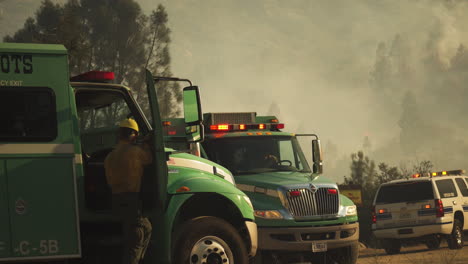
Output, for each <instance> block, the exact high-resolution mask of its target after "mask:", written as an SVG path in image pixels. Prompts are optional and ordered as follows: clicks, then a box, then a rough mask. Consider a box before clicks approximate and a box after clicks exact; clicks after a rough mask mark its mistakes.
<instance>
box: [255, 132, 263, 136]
mask: <svg viewBox="0 0 468 264" xmlns="http://www.w3.org/2000/svg"><path fill="white" fill-rule="evenodd" d="M255 134H257V135H259V136H261V135H263V133H262V132H257V133H255Z"/></svg>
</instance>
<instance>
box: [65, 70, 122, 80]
mask: <svg viewBox="0 0 468 264" xmlns="http://www.w3.org/2000/svg"><path fill="white" fill-rule="evenodd" d="M114 79H115V74H114V73H113V72H106V71H90V72H85V73H82V74H80V75H77V76H73V77H71V78H70V81H72V82H111V81H113V80H114Z"/></svg>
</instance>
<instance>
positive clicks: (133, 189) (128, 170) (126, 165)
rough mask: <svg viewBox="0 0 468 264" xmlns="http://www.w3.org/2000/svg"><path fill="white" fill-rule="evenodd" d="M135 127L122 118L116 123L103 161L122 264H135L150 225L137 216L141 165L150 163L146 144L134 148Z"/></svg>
mask: <svg viewBox="0 0 468 264" xmlns="http://www.w3.org/2000/svg"><path fill="white" fill-rule="evenodd" d="M137 137H138V124H137V123H136V122H135V120H133V119H125V120H123V121H122V122H120V124H119V142H118V144H117V146H116V147H115V148H114V150H113V151H112V152H111V153H109V155H107V157H106V160H105V162H104V166H105V169H106V178H107V183H108V184H109V186H110V188H111V190H112V211H113V213H114V214H115V215H116V217H117V218H119V220H120V221H121V222H122V229H123V230H122V231H123V235H124V251H123V262H122V263H123V264H138V263H139V262H140V260H141V259H143V257H144V255H145V251H146V248H147V247H148V244H149V241H150V237H151V230H152V227H151V223H150V221H149V220H148V218H145V217H143V216H142V214H141V200H140V195H139V194H140V186H141V180H142V177H143V170H144V166H145V165H148V164H150V163H151V161H152V155H151V152H150V148H149V145H148V144H146V143H144V144H143V145H141V146H139V145H136V144H135V142H136V138H137Z"/></svg>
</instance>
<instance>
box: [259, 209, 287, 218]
mask: <svg viewBox="0 0 468 264" xmlns="http://www.w3.org/2000/svg"><path fill="white" fill-rule="evenodd" d="M255 216H256V217H260V218H267V219H283V215H282V214H281V213H280V212H279V211H276V210H255Z"/></svg>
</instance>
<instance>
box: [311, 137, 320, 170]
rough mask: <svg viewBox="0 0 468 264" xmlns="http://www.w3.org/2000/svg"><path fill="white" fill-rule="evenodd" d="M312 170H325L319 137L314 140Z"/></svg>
mask: <svg viewBox="0 0 468 264" xmlns="http://www.w3.org/2000/svg"><path fill="white" fill-rule="evenodd" d="M312 172H313V173H317V174H321V173H322V172H323V165H322V148H321V147H320V140H319V139H313V140H312Z"/></svg>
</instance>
